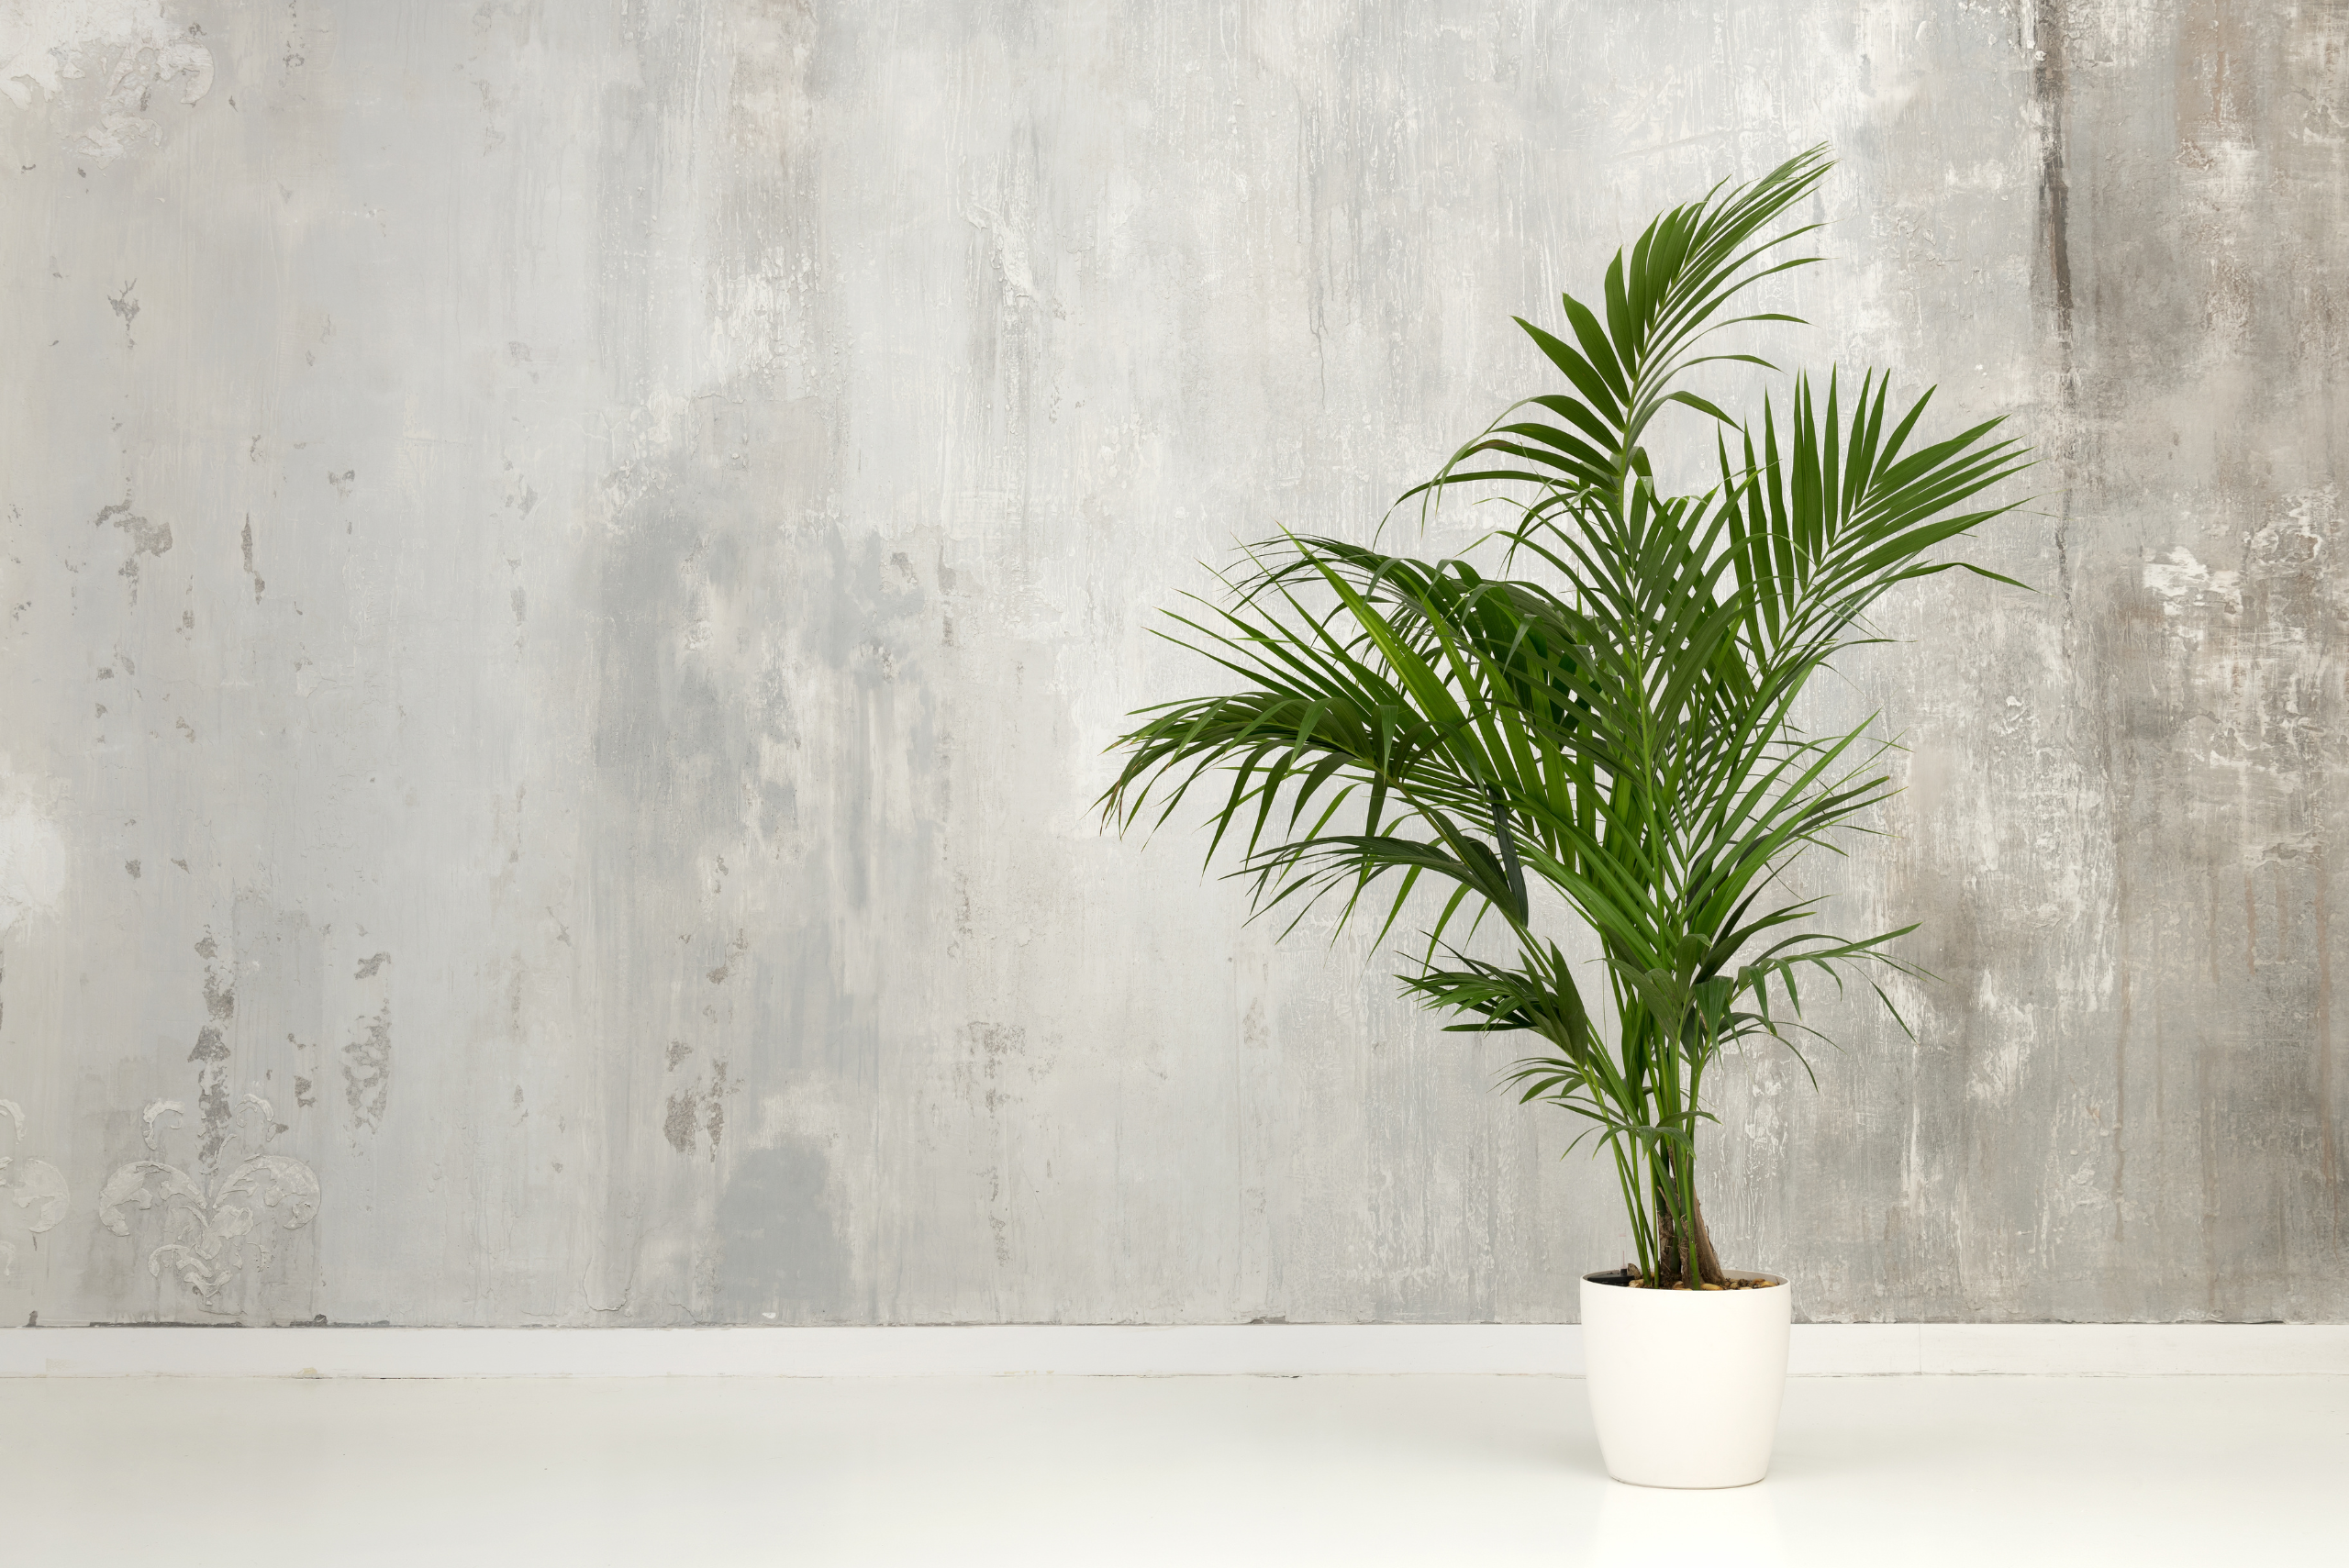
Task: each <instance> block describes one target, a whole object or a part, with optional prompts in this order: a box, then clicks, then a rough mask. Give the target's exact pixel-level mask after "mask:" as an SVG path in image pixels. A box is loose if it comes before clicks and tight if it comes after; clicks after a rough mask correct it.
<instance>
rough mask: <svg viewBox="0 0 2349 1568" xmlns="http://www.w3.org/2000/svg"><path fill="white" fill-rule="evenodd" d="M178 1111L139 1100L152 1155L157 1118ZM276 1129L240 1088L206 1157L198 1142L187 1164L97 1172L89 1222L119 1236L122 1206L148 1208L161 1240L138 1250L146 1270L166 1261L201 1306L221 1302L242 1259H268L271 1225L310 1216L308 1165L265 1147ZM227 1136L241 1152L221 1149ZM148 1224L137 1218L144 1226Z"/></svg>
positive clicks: (177, 1119) (298, 1224)
mask: <svg viewBox="0 0 2349 1568" xmlns="http://www.w3.org/2000/svg"><path fill="white" fill-rule="evenodd" d="M186 1115H187V1107H186V1106H184V1105H182V1104H181V1103H180V1102H179V1101H177V1100H157V1101H155V1102H154V1103H153V1104H152V1105H150V1106H148V1107H147V1109H146V1112H145V1115H144V1118H143V1119H144V1121H145V1123H146V1134H145V1140H146V1144H147V1147H148V1149H149V1150H150V1151H152V1152H154V1153H156V1154H159V1155H160V1154H161V1152H162V1146H161V1137H162V1133H163V1131H164V1123H163V1118H165V1117H169V1118H172V1125H173V1126H174V1127H177V1126H181V1125H184V1123H185V1121H186ZM281 1130H283V1129H281V1128H280V1127H279V1125H278V1122H277V1119H276V1113H275V1111H274V1110H273V1107H272V1106H271V1105H270V1103H269V1102H268V1101H267V1100H264V1099H262V1097H261V1096H260V1095H246V1096H245V1097H244V1098H243V1099H242V1100H241V1101H239V1103H238V1106H237V1109H236V1112H235V1114H234V1117H233V1118H232V1120H231V1121H230V1122H229V1124H228V1127H227V1128H225V1129H222V1131H223V1133H224V1136H223V1138H222V1140H221V1141H220V1144H219V1147H218V1149H217V1151H214V1152H212V1153H211V1154H210V1155H209V1156H208V1157H207V1156H206V1153H205V1151H202V1150H199V1151H198V1153H197V1157H196V1158H195V1160H193V1161H191V1162H189V1164H191V1165H193V1166H194V1167H195V1173H194V1174H191V1173H190V1172H189V1171H188V1170H187V1169H185V1168H184V1167H182V1166H179V1165H173V1164H169V1163H166V1162H164V1161H162V1160H161V1159H153V1160H134V1161H132V1162H130V1163H129V1164H128V1165H125V1166H123V1167H122V1168H121V1169H120V1170H118V1171H117V1172H116V1173H114V1174H113V1175H111V1176H109V1177H107V1178H106V1188H105V1190H104V1191H102V1192H100V1193H99V1194H98V1222H99V1223H100V1224H102V1225H104V1226H105V1227H106V1229H109V1230H111V1231H113V1232H114V1233H115V1234H116V1235H117V1236H128V1235H129V1234H130V1227H131V1223H132V1220H131V1216H130V1215H129V1214H128V1213H126V1212H125V1208H126V1206H128V1207H130V1208H135V1209H138V1210H139V1211H140V1212H141V1213H142V1214H143V1213H158V1214H159V1216H160V1220H161V1230H162V1236H163V1240H162V1242H161V1245H159V1246H157V1247H156V1248H155V1250H154V1251H151V1252H150V1253H148V1254H147V1272H148V1273H150V1274H152V1275H154V1276H156V1277H157V1278H161V1275H162V1273H163V1267H164V1264H165V1263H166V1262H169V1263H170V1265H171V1267H172V1268H173V1271H174V1272H175V1273H177V1274H178V1275H179V1279H180V1283H181V1284H183V1285H184V1286H186V1287H187V1288H188V1289H189V1290H191V1291H194V1292H195V1295H196V1296H198V1297H199V1298H200V1300H201V1303H202V1305H203V1307H205V1309H206V1310H207V1311H221V1310H226V1308H221V1307H215V1306H214V1301H215V1298H216V1297H217V1296H219V1294H220V1290H221V1287H222V1286H224V1285H226V1284H228V1282H229V1281H230V1280H232V1279H235V1278H238V1277H239V1276H240V1275H241V1274H242V1273H244V1272H245V1270H246V1268H247V1266H248V1265H250V1266H253V1267H259V1266H261V1265H262V1264H264V1263H267V1262H269V1260H270V1258H271V1256H272V1255H273V1253H272V1249H271V1246H270V1240H271V1236H272V1233H273V1231H278V1230H299V1229H302V1227H304V1226H306V1225H307V1224H309V1223H310V1221H311V1220H312V1219H314V1218H317V1212H318V1178H317V1173H315V1172H313V1171H312V1170H311V1169H310V1167H309V1166H307V1165H306V1164H304V1163H303V1162H301V1161H299V1160H296V1159H295V1158H294V1157H293V1156H292V1155H290V1154H272V1153H270V1152H268V1146H269V1142H270V1140H272V1139H273V1138H275V1137H276V1136H277V1134H278V1133H279V1132H280V1131H281ZM231 1145H233V1146H234V1147H235V1148H236V1149H237V1150H239V1151H241V1152H242V1153H243V1156H244V1157H243V1158H242V1159H240V1160H239V1161H237V1162H235V1163H234V1164H228V1162H227V1161H226V1160H225V1158H224V1156H225V1155H226V1153H227V1152H228V1149H229V1147H230V1146H231ZM224 1166H225V1169H224V1168H223V1167H224ZM260 1211H266V1212H260ZM154 1224H155V1221H152V1220H150V1221H145V1222H143V1226H144V1227H145V1228H150V1229H151V1227H152V1226H153V1225H154Z"/></svg>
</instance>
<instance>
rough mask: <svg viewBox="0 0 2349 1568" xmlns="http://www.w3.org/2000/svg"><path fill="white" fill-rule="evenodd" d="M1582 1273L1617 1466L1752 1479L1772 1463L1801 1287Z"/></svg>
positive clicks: (1606, 1428)
mask: <svg viewBox="0 0 2349 1568" xmlns="http://www.w3.org/2000/svg"><path fill="white" fill-rule="evenodd" d="M1621 1277H1622V1276H1621V1274H1620V1273H1617V1272H1615V1271H1611V1270H1610V1271H1609V1272H1608V1273H1598V1274H1585V1275H1584V1276H1583V1280H1582V1354H1583V1368H1584V1372H1585V1374H1586V1381H1587V1382H1588V1384H1589V1385H1590V1413H1591V1417H1592V1418H1593V1419H1594V1420H1596V1421H1597V1422H1598V1449H1599V1451H1600V1452H1601V1453H1602V1454H1604V1455H1605V1456H1606V1458H1607V1473H1608V1474H1609V1475H1612V1476H1613V1477H1615V1479H1616V1480H1618V1481H1628V1482H1630V1483H1631V1484H1632V1485H1635V1486H1750V1485H1753V1483H1754V1482H1756V1481H1759V1480H1761V1479H1762V1477H1763V1476H1764V1475H1765V1473H1768V1471H1769V1469H1770V1442H1771V1440H1772V1439H1773V1438H1775V1437H1776V1435H1777V1430H1778V1401H1779V1399H1780V1397H1781V1396H1783V1395H1784V1394H1785V1393H1786V1387H1787V1327H1788V1325H1789V1324H1791V1323H1792V1322H1793V1321H1794V1309H1793V1303H1794V1293H1793V1291H1791V1290H1790V1289H1788V1288H1787V1284H1786V1283H1785V1282H1784V1281H1782V1280H1776V1276H1774V1275H1768V1274H1743V1275H1733V1276H1732V1277H1734V1278H1743V1279H1771V1280H1773V1281H1774V1283H1773V1284H1772V1285H1771V1287H1770V1288H1769V1289H1766V1290H1633V1289H1631V1288H1630V1287H1629V1286H1627V1285H1620V1284H1605V1283H1602V1282H1604V1281H1606V1280H1608V1279H1609V1278H1614V1279H1620V1278H1621Z"/></svg>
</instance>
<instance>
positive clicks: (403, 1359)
mask: <svg viewBox="0 0 2349 1568" xmlns="http://www.w3.org/2000/svg"><path fill="white" fill-rule="evenodd" d="M1792 1371H1793V1373H1794V1374H1795V1375H1797V1376H1798V1377H1802V1376H1808V1377H1854V1376H1860V1377H1865V1376H1887V1375H1900V1374H1910V1375H1914V1374H1920V1373H1922V1374H1938V1375H1953V1374H1955V1375H1998V1374H2009V1375H2030V1376H2148V1375H2162V1374H2167V1375H2176V1374H2182V1373H2183V1374H2202V1375H2237V1376H2241V1375H2302V1376H2306V1375H2310V1374H2333V1375H2349V1325H2277V1324H2230V1323H2193V1324H2146V1323H2108V1324H1965V1323H1807V1324H1799V1325H1798V1326H1797V1327H1796V1329H1795V1330H1794V1348H1793V1366H1792ZM1015 1373H1062V1374H1064V1375H1074V1376H1098V1377H1178V1376H1197V1375H1211V1374H1233V1373H1237V1374H1241V1375H1256V1376H1275V1377H1286V1376H1309V1375H1314V1374H1326V1373H1544V1374H1549V1375H1552V1376H1567V1377H1578V1376H1580V1375H1581V1374H1582V1331H1581V1330H1580V1329H1576V1328H1574V1327H1571V1326H1567V1325H1542V1324H1408V1325H1404V1324H1359V1325H1356V1324H1266V1325H1254V1326H1248V1327H1180V1328H1147V1327H1127V1326H1116V1327H1089V1326H1071V1327H1051V1326H1043V1327H1028V1326H1019V1327H996V1328H919V1329H918V1328H902V1329H901V1328H880V1329H868V1328H849V1329H764V1328H761V1329H234V1328H223V1329H162V1328H157V1329H148V1328H103V1329H0V1377H44V1376H45V1377H155V1376H163V1377H921V1376H990V1375H1004V1374H1015Z"/></svg>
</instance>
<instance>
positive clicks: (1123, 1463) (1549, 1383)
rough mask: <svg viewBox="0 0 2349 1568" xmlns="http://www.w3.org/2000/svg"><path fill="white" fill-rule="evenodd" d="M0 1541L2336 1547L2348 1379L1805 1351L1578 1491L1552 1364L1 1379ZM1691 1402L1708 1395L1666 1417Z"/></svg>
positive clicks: (347, 1560) (1387, 1548) (196, 1549)
mask: <svg viewBox="0 0 2349 1568" xmlns="http://www.w3.org/2000/svg"><path fill="white" fill-rule="evenodd" d="M0 1410H5V1413H6V1425H5V1430H6V1433H7V1436H8V1439H9V1441H8V1443H7V1448H6V1462H4V1463H0V1543H5V1546H0V1560H5V1561H6V1562H7V1563H9V1564H11V1565H12V1568H50V1565H57V1568H94V1565H106V1564H112V1563H117V1562H147V1561H150V1560H151V1561H156V1562H170V1563H172V1564H173V1568H203V1565H208V1564H223V1565H225V1564H237V1565H239V1568H248V1565H252V1568H274V1565H276V1564H281V1563H284V1564H292V1563H302V1564H327V1565H330V1568H367V1565H372V1564H391V1563H397V1564H400V1565H402V1568H409V1565H412V1564H417V1563H426V1562H431V1563H449V1564H459V1565H471V1564H498V1565H500V1568H511V1565H524V1564H540V1563H550V1564H551V1563H561V1564H564V1565H566V1568H581V1565H592V1564H607V1563H609V1564H621V1563H626V1564H631V1565H633V1564H650V1565H660V1568H668V1565H702V1564H731V1563H776V1564H785V1563H787V1564H792V1565H795V1568H798V1565H820V1564H834V1563H840V1564H857V1565H860V1568H863V1565H877V1564H896V1563H906V1564H914V1563H919V1564H925V1565H928V1564H953V1565H957V1568H959V1565H963V1564H994V1563H1004V1564H1012V1563H1019V1564H1031V1563H1033V1564H1047V1563H1049V1564H1063V1563H1065V1564H1080V1563H1081V1564H1088V1565H1095V1564H1102V1565H1107V1564H1116V1565H1119V1568H1124V1565H1129V1564H1159V1563H1168V1564H1172V1563H1181V1564H1186V1565H1191V1564H1201V1565H1205V1564H1227V1563H1267V1564H1280V1565H1284V1568H1288V1565H1297V1564H1319V1563H1333V1564H1334V1563H1343V1564H1347V1565H1348V1568H1364V1565H1366V1564H1387V1563H1411V1564H1442V1565H1451V1564H1459V1565H1464V1568H1465V1565H1475V1568H1496V1565H1499V1564H1516V1563H1541V1564H1543V1565H1545V1568H1572V1565H1575V1564H1625V1565H1629V1564H1633V1563H1637V1564H1641V1565H1642V1568H1645V1565H1652V1564H1656V1563H1677V1562H1692V1563H1693V1562H1704V1563H1708V1564H1717V1563H1721V1562H1736V1563H1740V1564H1751V1565H1766V1564H1779V1563H1784V1564H1794V1563H1804V1564H1824V1565H1828V1568H1836V1565H1840V1564H1845V1563H1867V1564H1872V1565H1873V1564H1888V1565H1897V1568H1916V1565H1924V1564H1938V1563H1952V1564H1958V1563H1963V1564H1965V1565H1967V1568H1979V1565H1980V1564H1982V1563H1984V1562H1998V1563H2002V1564H2003V1563H2050V1564H2054V1563H2061V1564H2065V1568H2078V1565H2079V1564H2084V1563H2097V1564H2103V1563H2132V1564H2135V1563H2145V1564H2167V1563H2187V1562H2256V1561H2262V1560H2277V1559H2279V1558H2281V1557H2289V1558H2290V1559H2291V1560H2294V1561H2300V1562H2332V1561H2338V1560H2339V1557H2338V1553H2339V1551H2340V1540H2341V1535H2340V1530H2341V1524H2340V1518H2341V1516H2340V1507H2341V1496H2342V1492H2341V1487H2342V1485H2343V1476H2344V1475H2349V1377H2306V1378H2295V1377H2265V1378H2221V1377H2143V1378H2024V1377H1976V1378H1934V1377H1885V1378H1810V1379H1798V1380H1796V1381H1795V1382H1794V1383H1793V1384H1792V1385H1790V1387H1789V1389H1788V1392H1787V1412H1786V1418H1785V1421H1784V1424H1783V1426H1782V1429H1781V1433H1780V1439H1779V1445H1778V1456H1777V1461H1776V1465H1775V1467H1774V1469H1773V1471H1772V1473H1771V1476H1770V1479H1769V1480H1768V1481H1766V1482H1765V1483H1763V1484H1762V1485H1759V1486H1754V1487H1749V1488H1746V1489H1743V1490H1741V1491H1736V1492H1726V1493H1676V1492H1655V1491H1646V1490H1642V1489H1640V1488H1636V1487H1626V1486H1619V1485H1614V1484H1613V1483H1610V1482H1609V1481H1608V1480H1607V1479H1606V1477H1605V1475H1604V1473H1602V1472H1601V1470H1600V1468H1599V1463H1598V1449H1597V1446H1596V1444H1595V1442H1594V1441H1593V1440H1592V1437H1591V1432H1590V1426H1589V1419H1588V1417H1587V1415H1586V1412H1585V1409H1584V1406H1583V1395H1582V1386H1581V1385H1580V1384H1579V1383H1578V1382H1576V1381H1574V1380H1571V1379H1563V1378H1548V1377H1386V1378H1380V1377H1308V1378H1251V1377H1197V1378H1149V1379H1144V1378H1081V1377H1009V1378H903V1379H888V1378H860V1379H827V1380H815V1379H799V1380H790V1379H784V1380H766V1381H754V1380H736V1379H675V1380H665V1381H663V1380H633V1381H628V1382H617V1381H615V1382H596V1381H464V1382H430V1383H427V1382H406V1383H390V1382H301V1381H270V1380H259V1379H254V1380H239V1381H234V1382H227V1381H205V1380H192V1379H191V1380H143V1381H132V1380H87V1381H74V1380H55V1381H46V1382H41V1381H8V1382H5V1383H0ZM1692 1418H1695V1419H1701V1418H1702V1413H1701V1412H1692Z"/></svg>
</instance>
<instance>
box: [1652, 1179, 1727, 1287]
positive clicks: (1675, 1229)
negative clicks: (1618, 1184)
mask: <svg viewBox="0 0 2349 1568" xmlns="http://www.w3.org/2000/svg"><path fill="white" fill-rule="evenodd" d="M1671 1197H1672V1195H1670V1194H1667V1193H1666V1192H1665V1191H1664V1188H1663V1187H1662V1185H1661V1184H1659V1186H1658V1188H1657V1191H1656V1205H1655V1218H1656V1243H1657V1251H1658V1253H1659V1256H1658V1259H1657V1263H1656V1274H1657V1277H1658V1278H1659V1279H1661V1280H1664V1281H1666V1282H1669V1281H1673V1280H1678V1281H1680V1282H1682V1283H1683V1284H1687V1286H1688V1287H1689V1288H1690V1289H1691V1290H1694V1289H1696V1288H1697V1287H1698V1285H1705V1284H1726V1283H1727V1281H1728V1276H1727V1275H1726V1274H1724V1273H1722V1272H1721V1261H1720V1257H1719V1255H1717V1254H1716V1253H1715V1252H1714V1251H1713V1238H1712V1236H1711V1234H1710V1233H1709V1231H1707V1230H1706V1229H1705V1208H1704V1206H1703V1205H1702V1204H1700V1203H1698V1201H1697V1199H1696V1197H1695V1195H1690V1197H1689V1199H1688V1221H1689V1224H1688V1229H1689V1230H1690V1231H1692V1232H1694V1235H1693V1237H1692V1238H1691V1240H1692V1241H1693V1245H1689V1246H1683V1245H1682V1237H1681V1233H1680V1226H1679V1224H1678V1223H1677V1220H1676V1218H1675V1216H1674V1214H1673V1212H1672V1211H1673V1207H1674V1205H1673V1203H1672V1201H1671Z"/></svg>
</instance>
